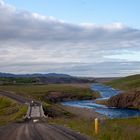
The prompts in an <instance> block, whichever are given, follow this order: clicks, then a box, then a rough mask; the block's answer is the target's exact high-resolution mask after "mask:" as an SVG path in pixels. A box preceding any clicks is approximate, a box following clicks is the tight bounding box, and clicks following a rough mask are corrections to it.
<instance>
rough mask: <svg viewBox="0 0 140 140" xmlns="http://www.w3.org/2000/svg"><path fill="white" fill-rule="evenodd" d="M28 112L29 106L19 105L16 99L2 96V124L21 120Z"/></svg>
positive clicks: (0, 122) (0, 102) (0, 104)
mask: <svg viewBox="0 0 140 140" xmlns="http://www.w3.org/2000/svg"><path fill="white" fill-rule="evenodd" d="M26 112H27V106H24V105H19V104H18V103H17V102H15V101H14V100H11V99H9V98H7V97H2V96H0V125H3V124H7V123H9V122H15V121H19V120H20V119H22V118H23V116H24V115H25V114H26Z"/></svg>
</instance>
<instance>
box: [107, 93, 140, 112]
mask: <svg viewBox="0 0 140 140" xmlns="http://www.w3.org/2000/svg"><path fill="white" fill-rule="evenodd" d="M108 106H110V107H118V108H134V109H139V110H140V91H135V92H134V91H133V92H128V93H121V94H118V95H116V96H113V97H111V98H110V99H109V100H108Z"/></svg>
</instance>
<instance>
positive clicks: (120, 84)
mask: <svg viewBox="0 0 140 140" xmlns="http://www.w3.org/2000/svg"><path fill="white" fill-rule="evenodd" d="M107 85H110V86H112V87H114V88H118V89H122V90H126V91H128V90H133V91H135V90H138V89H140V74H137V75H132V76H128V77H124V78H120V79H117V80H113V81H111V82H108V83H107Z"/></svg>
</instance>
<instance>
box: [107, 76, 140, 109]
mask: <svg viewBox="0 0 140 140" xmlns="http://www.w3.org/2000/svg"><path fill="white" fill-rule="evenodd" d="M107 85H110V86H112V87H115V88H118V89H121V90H123V93H120V94H118V95H116V96H113V97H111V98H110V99H109V100H108V106H110V107H118V108H134V109H140V74H137V75H131V76H128V77H124V78H120V79H117V80H113V81H111V82H109V83H107Z"/></svg>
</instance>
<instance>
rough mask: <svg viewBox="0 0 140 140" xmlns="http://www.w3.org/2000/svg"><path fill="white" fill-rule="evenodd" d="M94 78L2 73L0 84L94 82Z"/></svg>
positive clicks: (53, 74)
mask: <svg viewBox="0 0 140 140" xmlns="http://www.w3.org/2000/svg"><path fill="white" fill-rule="evenodd" d="M93 82H94V78H83V77H74V76H70V75H67V74H57V73H48V74H39V73H38V74H22V75H20V74H10V73H0V85H9V84H56V83H93Z"/></svg>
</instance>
